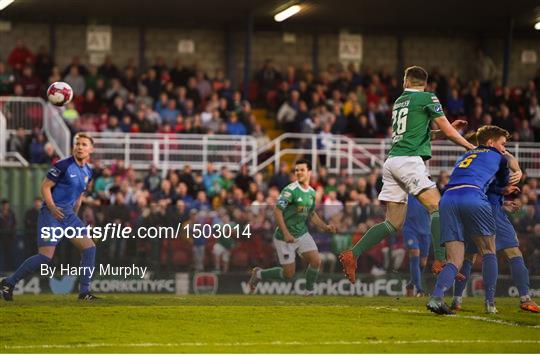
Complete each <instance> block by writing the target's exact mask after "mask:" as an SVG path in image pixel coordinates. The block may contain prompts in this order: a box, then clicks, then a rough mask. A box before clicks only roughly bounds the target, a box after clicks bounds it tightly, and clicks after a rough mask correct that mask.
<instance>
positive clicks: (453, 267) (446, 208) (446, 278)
mask: <svg viewBox="0 0 540 355" xmlns="http://www.w3.org/2000/svg"><path fill="white" fill-rule="evenodd" d="M476 136H477V140H478V143H479V146H478V147H477V148H476V149H473V150H470V151H468V152H466V153H465V154H464V155H463V156H462V157H461V158H460V159H459V160H458V162H457V163H456V165H455V166H454V170H453V171H452V174H451V176H450V181H449V183H448V185H447V188H446V191H445V193H444V195H443V197H442V199H441V203H440V206H439V209H440V214H441V244H444V247H445V249H446V257H447V263H446V265H445V266H444V268H443V270H442V271H441V273H440V274H439V276H438V277H437V282H436V284H435V289H434V291H433V293H432V296H431V298H430V300H429V302H428V304H427V308H428V309H429V310H431V311H432V312H434V313H437V314H453V312H452V311H451V310H450V308H449V307H448V305H447V304H446V303H445V302H444V300H443V296H444V292H445V291H446V290H448V289H449V288H450V287H451V286H452V284H453V281H454V278H455V276H456V275H457V273H458V270H460V269H461V266H462V264H463V259H464V255H465V246H466V244H467V245H470V244H471V243H474V244H475V245H476V247H477V248H478V250H479V251H480V253H481V254H482V259H483V261H482V276H483V279H484V286H485V291H486V312H487V313H496V308H495V300H494V299H495V286H496V283H497V274H498V270H497V258H496V255H495V251H496V249H495V218H494V216H493V209H492V207H491V203H490V202H489V200H488V198H487V196H486V191H487V188H488V186H489V185H490V184H491V183H492V182H493V181H497V184H498V185H499V186H505V187H504V189H503V191H502V194H508V193H512V192H515V191H518V190H519V189H518V188H517V187H516V186H507V185H508V182H509V169H508V161H507V159H506V158H505V157H504V155H503V153H504V152H505V148H504V145H505V144H506V140H507V139H508V137H509V134H508V132H507V131H506V130H504V129H502V128H499V127H496V126H483V127H481V128H480V129H479V130H478V132H477V135H476Z"/></svg>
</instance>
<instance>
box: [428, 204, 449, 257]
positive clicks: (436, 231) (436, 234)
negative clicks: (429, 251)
mask: <svg viewBox="0 0 540 355" xmlns="http://www.w3.org/2000/svg"><path fill="white" fill-rule="evenodd" d="M430 217H431V239H432V241H433V254H435V259H436V260H439V261H445V260H446V252H445V250H444V247H441V222H440V219H439V211H435V212H433V213H432V214H431V215H430Z"/></svg>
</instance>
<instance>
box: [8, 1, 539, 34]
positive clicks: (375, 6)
mask: <svg viewBox="0 0 540 355" xmlns="http://www.w3.org/2000/svg"><path fill="white" fill-rule="evenodd" d="M299 2H301V3H302V4H303V5H305V10H303V11H302V12H301V13H300V14H298V15H296V16H294V17H292V18H290V19H288V20H287V21H285V22H284V23H281V24H277V23H274V22H273V19H272V18H273V15H274V14H275V13H276V12H277V11H278V9H280V8H283V6H286V5H287V4H294V3H299ZM249 13H252V14H253V16H254V23H255V28H256V29H259V28H268V29H295V30H298V29H305V30H309V31H312V30H313V29H320V30H326V31H328V30H334V29H335V30H337V29H340V28H343V27H346V28H349V29H351V30H361V31H366V32H392V33H395V32H396V31H397V30H401V31H406V32H410V31H425V30H426V29H429V30H430V31H439V32H441V31H442V32H448V33H455V31H459V32H469V33H485V34H490V33H491V34H495V33H499V34H500V33H504V32H506V30H507V28H508V19H509V18H510V17H512V18H513V19H514V29H515V31H516V34H527V35H533V36H537V35H538V34H539V31H535V30H534V29H533V25H534V23H535V22H536V21H537V20H540V6H539V3H538V1H536V0H496V1H493V0H452V1H444V0H439V1H437V0H430V1H427V0H406V1H405V0H299V1H296V0H293V1H287V0H280V1H278V0H233V1H223V0H195V1H194V0H191V1H187V0H15V2H14V3H13V4H12V5H10V6H9V7H8V8H6V9H5V10H3V11H0V20H11V21H18V20H22V21H50V22H55V23H81V22H82V23H86V22H93V23H96V22H97V23H99V22H104V23H113V24H120V25H122V24H125V25H141V24H147V25H150V26H157V25H163V26H179V27H197V26H201V27H202V26H204V27H208V26H213V27H224V26H233V27H237V28H239V29H242V28H243V24H244V23H245V21H246V18H247V16H248V14H249Z"/></svg>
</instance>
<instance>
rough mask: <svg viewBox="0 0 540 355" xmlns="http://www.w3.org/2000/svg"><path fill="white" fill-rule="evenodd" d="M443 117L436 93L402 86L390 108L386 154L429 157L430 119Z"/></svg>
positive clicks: (425, 158)
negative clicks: (390, 120)
mask: <svg viewBox="0 0 540 355" xmlns="http://www.w3.org/2000/svg"><path fill="white" fill-rule="evenodd" d="M441 116H444V112H443V109H442V106H441V103H440V102H439V99H438V98H437V96H435V94H432V93H430V92H425V91H417V90H413V89H405V91H404V92H403V94H401V96H400V97H399V98H398V99H397V100H396V102H395V103H394V107H393V108H392V147H391V148H390V152H389V153H388V155H389V156H394V157H395V156H421V157H422V158H423V159H424V160H427V159H429V158H431V133H430V131H431V127H430V126H431V120H433V119H434V118H437V117H441Z"/></svg>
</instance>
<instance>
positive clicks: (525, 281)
mask: <svg viewBox="0 0 540 355" xmlns="http://www.w3.org/2000/svg"><path fill="white" fill-rule="evenodd" d="M473 144H474V142H473ZM507 157H508V158H509V168H510V170H511V171H512V175H513V176H515V177H516V178H517V181H519V180H521V176H522V173H521V169H520V167H519V164H518V163H517V160H516V159H515V158H514V157H512V156H511V155H510V154H507ZM502 188H503V186H498V185H497V182H496V181H494V182H493V183H491V185H490V186H489V188H488V191H487V198H488V200H489V202H490V203H491V205H492V208H493V215H494V217H495V229H496V231H495V247H496V249H497V252H498V253H500V254H503V255H504V257H505V259H506V260H507V261H508V263H509V266H510V273H511V276H512V281H513V282H514V285H515V286H516V288H517V289H518V292H519V297H520V308H521V309H522V310H524V311H527V312H532V313H540V307H538V305H537V304H536V302H534V301H533V300H532V299H531V296H530V293H529V270H528V269H527V267H526V266H525V262H524V260H523V255H522V254H521V251H520V250H519V241H518V239H517V235H516V231H515V230H514V226H513V225H512V222H510V220H509V219H508V216H507V215H506V212H509V213H512V212H515V211H516V210H517V209H519V207H520V206H519V204H517V203H515V202H513V201H505V200H504V196H503V195H502V193H501V192H502ZM477 252H478V251H477V248H476V246H474V245H471V246H470V247H469V248H467V249H466V250H465V260H464V261H463V266H462V267H461V273H462V274H463V275H464V276H465V279H464V280H460V281H457V282H456V283H455V285H454V299H453V300H452V305H451V309H452V310H456V311H459V310H461V303H462V295H463V291H464V290H465V287H466V286H467V282H468V280H469V278H470V275H471V268H472V265H473V264H474V261H475V259H476V255H477Z"/></svg>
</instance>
